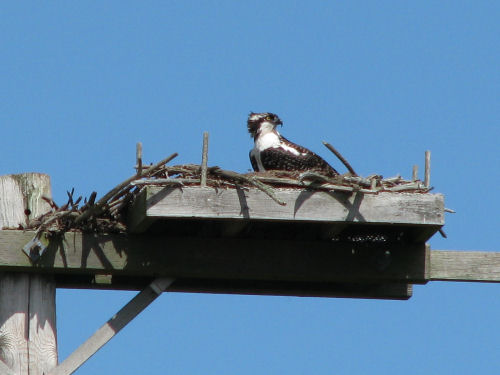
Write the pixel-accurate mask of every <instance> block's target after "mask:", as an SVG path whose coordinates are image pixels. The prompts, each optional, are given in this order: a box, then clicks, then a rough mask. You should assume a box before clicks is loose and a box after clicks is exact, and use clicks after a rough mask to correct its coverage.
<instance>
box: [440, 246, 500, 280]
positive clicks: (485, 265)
mask: <svg viewBox="0 0 500 375" xmlns="http://www.w3.org/2000/svg"><path fill="white" fill-rule="evenodd" d="M430 279H431V280H437V281H480V282H500V252H486V251H451V250H450V251H448V250H432V251H431V257H430Z"/></svg>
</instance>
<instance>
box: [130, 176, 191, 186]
mask: <svg viewBox="0 0 500 375" xmlns="http://www.w3.org/2000/svg"><path fill="white" fill-rule="evenodd" d="M199 183H200V179H199V178H152V179H146V180H137V181H132V182H131V183H130V185H132V186H142V185H184V184H199Z"/></svg>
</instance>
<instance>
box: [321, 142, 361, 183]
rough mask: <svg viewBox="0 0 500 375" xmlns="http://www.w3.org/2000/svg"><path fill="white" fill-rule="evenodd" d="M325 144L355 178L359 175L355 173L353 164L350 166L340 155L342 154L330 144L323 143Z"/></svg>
mask: <svg viewBox="0 0 500 375" xmlns="http://www.w3.org/2000/svg"><path fill="white" fill-rule="evenodd" d="M323 144H324V145H325V147H326V148H327V149H329V150H330V151H331V152H333V154H334V155H335V156H336V157H337V158H339V160H340V161H341V162H342V163H343V164H344V165H345V167H346V168H347V170H348V171H349V172H351V174H352V175H353V176H357V175H358V174H357V173H356V172H354V169H352V167H351V164H349V162H348V161H347V160H345V159H344V157H343V156H342V155H341V154H340V152H338V151H337V150H336V149H335V148H334V147H333V146H332V145H331V144H330V143H328V142H325V141H323Z"/></svg>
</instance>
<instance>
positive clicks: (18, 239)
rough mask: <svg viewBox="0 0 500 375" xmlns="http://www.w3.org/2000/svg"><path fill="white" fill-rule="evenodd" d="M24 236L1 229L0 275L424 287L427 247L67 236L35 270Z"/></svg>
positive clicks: (52, 246)
mask: <svg viewBox="0 0 500 375" xmlns="http://www.w3.org/2000/svg"><path fill="white" fill-rule="evenodd" d="M30 235H32V234H30V233H29V232H27V233H22V232H20V231H0V270H11V271H12V270H14V269H17V270H19V271H31V272H49V273H78V274H111V275H130V276H149V277H151V276H164V277H174V278H199V279H227V280H263V281H302V282H356V283H359V282H377V283H393V282H396V283H425V282H426V281H427V274H426V273H427V270H426V254H427V251H426V249H425V245H424V244H407V245H401V244H399V245H395V244H387V245H383V246H382V247H376V248H373V247H367V246H365V245H363V244H360V245H356V244H337V243H335V242H327V241H286V240H274V239H252V238H192V237H191V238H190V237H178V238H176V237H165V236H162V235H156V236H155V235H151V234H148V235H128V236H127V235H93V234H82V233H76V232H70V233H66V234H65V236H64V238H61V239H58V240H52V241H51V244H50V245H49V247H48V249H47V250H46V252H45V254H44V255H43V256H42V258H41V259H40V261H39V262H38V263H37V264H36V266H34V267H33V266H31V264H30V263H29V260H28V259H27V257H26V256H25V255H24V254H23V253H22V252H20V251H19V250H17V251H16V249H20V247H22V246H23V245H24V243H25V241H27V240H29V239H30Z"/></svg>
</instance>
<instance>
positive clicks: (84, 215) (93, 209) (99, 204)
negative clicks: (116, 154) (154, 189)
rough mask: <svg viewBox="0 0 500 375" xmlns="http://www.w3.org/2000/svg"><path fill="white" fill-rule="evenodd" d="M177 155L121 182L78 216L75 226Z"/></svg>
mask: <svg viewBox="0 0 500 375" xmlns="http://www.w3.org/2000/svg"><path fill="white" fill-rule="evenodd" d="M177 155H179V154H178V153H177V152H175V153H173V154H172V155H170V156H169V157H168V158H165V159H163V160H161V161H160V162H158V163H156V164H155V165H153V166H151V168H148V169H147V170H146V171H143V172H142V174H141V175H140V176H137V175H133V176H132V177H129V178H127V179H126V180H125V181H123V182H122V183H121V184H119V185H117V186H116V187H115V188H113V189H111V190H110V191H109V192H108V193H107V194H106V195H104V196H103V197H102V198H101V199H99V201H97V203H96V204H95V206H92V207H90V208H89V209H88V210H86V211H85V212H83V213H82V214H81V215H80V216H78V217H77V218H76V219H75V224H78V223H80V222H82V221H83V220H86V219H88V218H89V217H90V216H92V215H94V214H97V215H98V214H99V213H101V212H102V210H103V207H104V205H105V204H106V203H107V202H108V201H109V200H111V199H112V198H113V197H114V196H115V195H116V194H120V192H121V190H122V189H123V188H125V187H127V186H128V185H129V184H130V183H131V182H132V181H134V180H136V179H137V178H141V177H147V176H151V175H152V174H153V173H155V172H156V171H158V170H159V169H160V168H161V167H163V165H164V164H166V163H168V162H169V161H171V160H172V159H173V158H175V157H176V156H177Z"/></svg>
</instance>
